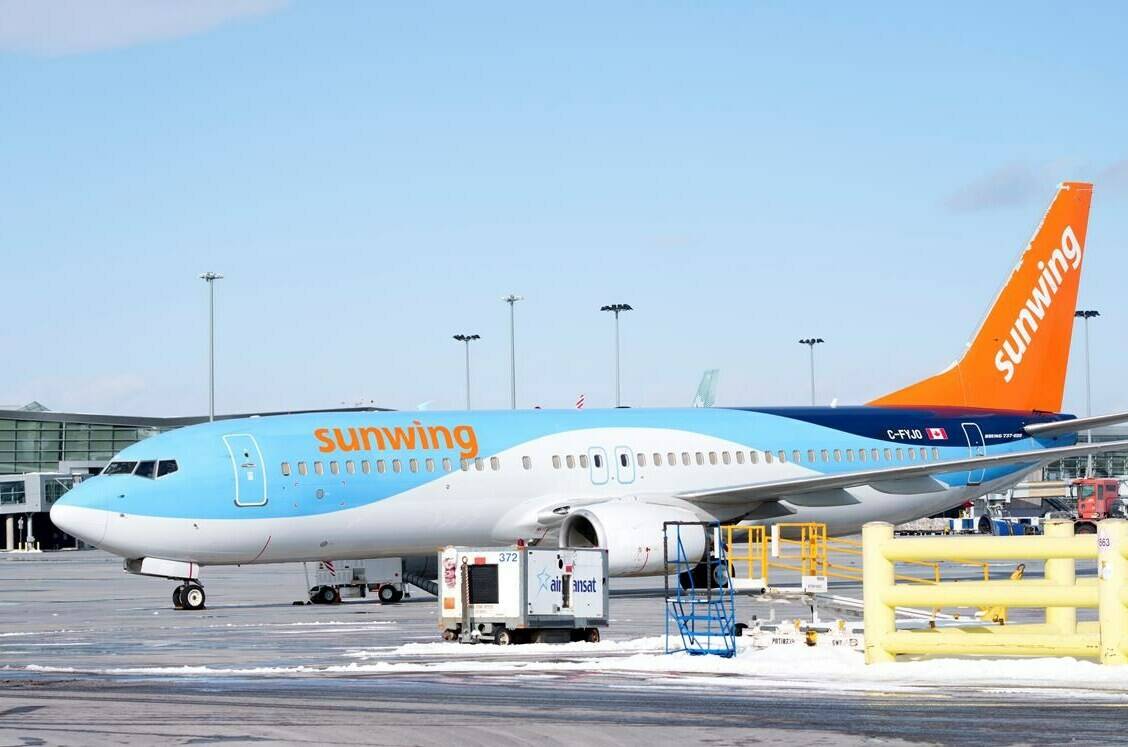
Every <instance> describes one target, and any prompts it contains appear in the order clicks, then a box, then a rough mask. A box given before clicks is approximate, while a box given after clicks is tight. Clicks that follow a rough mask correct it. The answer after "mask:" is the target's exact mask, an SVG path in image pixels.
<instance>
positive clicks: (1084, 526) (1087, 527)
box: [1073, 521, 1097, 534]
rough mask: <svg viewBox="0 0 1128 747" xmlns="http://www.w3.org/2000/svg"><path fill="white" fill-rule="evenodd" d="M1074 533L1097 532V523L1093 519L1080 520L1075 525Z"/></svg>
mask: <svg viewBox="0 0 1128 747" xmlns="http://www.w3.org/2000/svg"><path fill="white" fill-rule="evenodd" d="M1073 533H1074V534H1096V533H1097V525H1096V524H1094V523H1093V522H1091V521H1079V522H1077V523H1076V524H1074V525H1073Z"/></svg>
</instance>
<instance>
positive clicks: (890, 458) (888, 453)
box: [885, 449, 893, 462]
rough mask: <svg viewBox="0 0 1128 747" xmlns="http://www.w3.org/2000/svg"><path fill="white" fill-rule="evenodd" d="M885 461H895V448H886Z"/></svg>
mask: <svg viewBox="0 0 1128 747" xmlns="http://www.w3.org/2000/svg"><path fill="white" fill-rule="evenodd" d="M885 461H887V462H892V461H893V450H892V449H886V450H885Z"/></svg>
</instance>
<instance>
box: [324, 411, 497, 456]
mask: <svg viewBox="0 0 1128 747" xmlns="http://www.w3.org/2000/svg"><path fill="white" fill-rule="evenodd" d="M313 437H314V438H316V439H317V440H318V441H320V442H321V445H320V446H318V447H317V450H318V451H320V452H321V453H322V454H331V453H333V452H334V451H337V450H338V449H340V450H341V451H373V450H375V451H388V450H392V451H401V450H405V449H406V450H415V449H424V450H431V449H454V448H456V447H457V448H458V450H459V456H460V457H462V458H463V459H473V458H474V457H476V456H478V434H477V433H475V432H474V426H471V425H456V426H454V427H453V428H447V427H446V426H445V425H427V426H425V425H423V424H422V423H421V422H419V421H418V420H413V421H411V425H409V426H408V427H406V428H404V427H403V426H398V425H397V426H396V427H395V428H388V427H379V428H377V427H375V426H368V427H364V428H345V429H343V430H342V429H341V428H333V429H332V431H331V432H330V429H329V428H318V429H317V430H315V431H314V432H313Z"/></svg>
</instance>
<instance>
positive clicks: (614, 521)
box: [560, 501, 705, 576]
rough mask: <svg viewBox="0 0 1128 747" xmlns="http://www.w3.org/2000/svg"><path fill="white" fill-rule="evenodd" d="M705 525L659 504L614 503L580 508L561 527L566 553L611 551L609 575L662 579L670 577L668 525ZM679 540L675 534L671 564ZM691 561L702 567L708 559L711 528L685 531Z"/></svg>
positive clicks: (684, 512)
mask: <svg viewBox="0 0 1128 747" xmlns="http://www.w3.org/2000/svg"><path fill="white" fill-rule="evenodd" d="M666 521H699V519H698V517H697V516H695V515H694V514H693V513H692V512H690V511H687V510H685V509H684V508H675V507H673V506H658V505H655V504H653V503H635V502H633V501H609V502H607V503H596V504H594V505H592V506H585V507H584V508H578V509H576V510H574V511H572V512H571V513H569V514H568V515H567V516H566V517H565V518H564V523H562V524H561V525H560V546H561V547H605V548H607V566H608V572H609V573H610V574H611V575H612V576H660V575H662V574H664V573H665V572H666V571H665V568H663V555H662V523H663V522H666ZM677 536H678V535H677V534H676V533H675V532H673V531H671V532H670V533H669V543H670V546H669V547H668V548H667V553H668V557H669V559H670V561H671V562H673V560H674V558H676V557H677V554H678V548H677ZM681 543H682V547H683V548H685V556H686V559H688V560H690V561H692V562H696V561H698V560H701V558H703V557H704V556H705V527H703V526H683V527H681Z"/></svg>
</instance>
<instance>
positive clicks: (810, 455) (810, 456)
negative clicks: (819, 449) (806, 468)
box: [796, 449, 815, 464]
mask: <svg viewBox="0 0 1128 747" xmlns="http://www.w3.org/2000/svg"><path fill="white" fill-rule="evenodd" d="M796 461H798V460H796ZM814 463H815V450H814V449H807V464H814Z"/></svg>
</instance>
